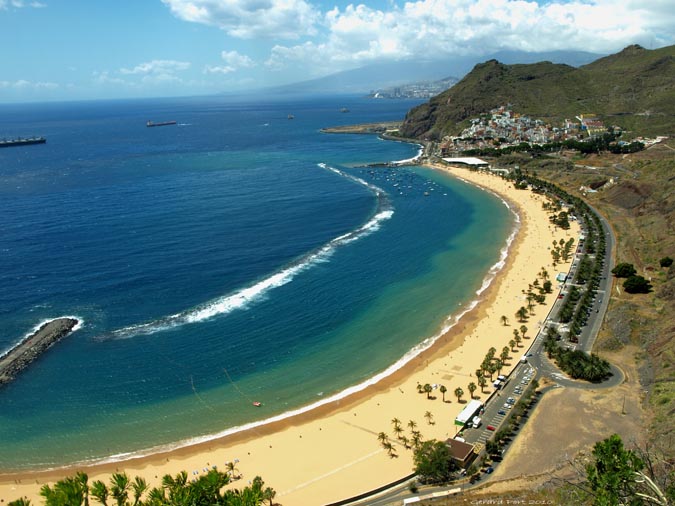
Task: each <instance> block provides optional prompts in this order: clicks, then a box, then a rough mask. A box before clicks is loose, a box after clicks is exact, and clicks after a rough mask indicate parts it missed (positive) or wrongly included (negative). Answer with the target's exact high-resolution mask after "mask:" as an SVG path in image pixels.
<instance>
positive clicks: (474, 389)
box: [467, 381, 478, 399]
mask: <svg viewBox="0 0 675 506" xmlns="http://www.w3.org/2000/svg"><path fill="white" fill-rule="evenodd" d="M467 388H468V389H469V395H470V396H471V398H472V399H473V393H474V392H475V391H476V390H477V389H478V387H477V386H476V384H475V383H474V382H473V381H472V382H471V383H469V385H468V386H467Z"/></svg>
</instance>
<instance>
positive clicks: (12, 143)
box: [0, 137, 47, 148]
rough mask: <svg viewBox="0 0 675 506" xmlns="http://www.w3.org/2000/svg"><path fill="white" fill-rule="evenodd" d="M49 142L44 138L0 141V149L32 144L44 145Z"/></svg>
mask: <svg viewBox="0 0 675 506" xmlns="http://www.w3.org/2000/svg"><path fill="white" fill-rule="evenodd" d="M45 142H47V139H45V138H44V137H28V138H26V139H23V138H21V137H17V138H16V139H9V140H7V139H2V140H0V148H9V147H12V146H28V145H30V144H44V143H45Z"/></svg>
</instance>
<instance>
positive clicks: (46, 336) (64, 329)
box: [0, 318, 79, 386]
mask: <svg viewBox="0 0 675 506" xmlns="http://www.w3.org/2000/svg"><path fill="white" fill-rule="evenodd" d="M78 323H79V322H78V320H76V319H75V318H57V319H55V320H51V321H48V322H47V323H45V324H43V325H41V326H40V328H39V329H37V330H36V331H35V332H34V333H32V334H31V335H29V336H28V337H27V338H26V339H24V340H23V341H21V342H20V343H19V344H17V345H16V346H15V347H14V348H12V349H11V350H9V351H8V352H7V353H5V354H4V355H2V356H0V386H2V385H4V384H5V383H9V382H10V381H12V380H13V379H14V378H15V377H16V375H17V374H18V373H20V372H21V371H22V370H24V369H25V368H26V367H28V365H30V363H31V362H33V361H34V360H35V359H36V358H38V357H39V356H40V355H41V354H42V353H44V352H45V351H47V349H48V348H49V347H51V346H52V345H53V344H54V343H56V342H57V341H59V340H60V339H62V338H63V337H65V336H67V335H68V334H70V333H71V332H72V331H73V329H74V328H75V326H76V325H77V324H78Z"/></svg>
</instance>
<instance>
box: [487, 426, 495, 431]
mask: <svg viewBox="0 0 675 506" xmlns="http://www.w3.org/2000/svg"><path fill="white" fill-rule="evenodd" d="M486 429H487V430H492V431H494V430H495V427H494V425H488V426H487V427H486Z"/></svg>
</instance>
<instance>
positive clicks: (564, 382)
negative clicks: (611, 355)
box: [350, 208, 624, 506]
mask: <svg viewBox="0 0 675 506" xmlns="http://www.w3.org/2000/svg"><path fill="white" fill-rule="evenodd" d="M591 209H592V211H593V212H594V213H595V214H596V215H597V216H598V217H599V219H600V223H601V226H602V229H603V232H604V234H605V261H604V264H603V267H602V273H601V279H600V283H599V286H598V289H597V290H596V297H595V300H594V303H593V306H592V308H591V314H590V316H589V318H588V320H587V323H586V325H585V326H584V327H583V330H582V333H581V335H580V336H579V343H578V345H577V346H576V347H577V348H579V349H582V350H584V351H586V352H590V351H591V350H592V349H593V345H594V344H595V340H596V338H597V335H598V332H599V331H600V327H601V326H602V322H603V320H604V317H605V313H606V312H607V308H608V307H609V299H610V295H611V294H610V290H611V289H612V274H611V270H612V269H613V268H614V257H613V254H614V249H615V245H616V239H615V237H614V233H613V231H612V229H611V227H610V226H609V223H608V222H607V221H606V220H605V219H604V218H603V217H602V216H601V215H600V214H599V213H597V211H596V210H595V209H593V208H591ZM583 225H585V224H583ZM583 228H584V227H583V226H582V231H583ZM577 264H578V259H577V260H576V261H574V262H572V267H571V268H570V271H569V275H568V279H574V276H575V275H576V269H577ZM567 288H568V287H567V286H564V287H563V289H562V291H566V290H567ZM563 303H564V300H562V299H556V301H555V302H554V304H553V306H552V308H551V310H550V311H549V314H548V315H547V317H546V319H545V320H544V324H543V325H542V326H541V328H540V329H539V332H538V333H537V335H536V336H535V338H534V339H533V340H532V341H531V344H530V347H529V349H527V351H526V352H525V357H526V359H527V362H526V363H518V364H517V365H516V367H514V369H513V371H512V372H511V374H510V375H509V376H508V377H507V382H506V384H505V385H504V386H503V388H502V389H501V390H498V391H494V392H493V393H492V394H490V396H489V397H488V398H487V399H486V401H485V407H484V410H483V413H482V414H481V418H482V422H483V423H482V425H481V427H479V428H471V429H464V431H463V433H462V437H463V439H464V440H465V441H466V442H467V443H472V444H475V445H476V447H477V448H476V449H477V450H479V451H480V450H482V449H483V447H484V445H485V442H486V441H487V440H488V439H490V437H492V436H493V435H494V433H495V432H496V431H498V430H499V428H500V427H501V425H502V424H503V422H504V421H505V420H506V419H507V418H508V416H509V413H510V409H511V408H510V407H509V406H511V404H509V403H508V402H507V399H509V398H511V399H513V403H515V402H517V401H518V400H519V399H520V396H521V395H522V393H523V392H525V390H526V389H527V387H528V386H529V385H530V384H531V382H532V381H533V380H534V379H539V378H542V377H548V378H550V379H551V380H552V381H553V382H554V383H555V385H553V386H552V388H563V387H564V388H581V389H585V390H594V389H598V388H611V387H614V386H617V385H620V384H621V383H622V382H623V379H624V376H623V373H622V372H621V370H620V369H618V368H617V367H616V366H614V365H612V366H611V372H612V375H611V376H610V377H609V378H608V379H606V380H605V381H603V382H600V383H589V382H587V381H579V380H574V379H571V378H570V377H568V376H567V375H566V374H564V373H563V372H562V371H560V369H558V367H557V366H556V365H555V364H554V363H553V362H552V361H551V360H549V359H548V357H547V356H546V352H545V351H544V346H543V343H544V339H545V332H546V324H549V323H555V322H557V318H558V313H559V311H560V308H561V307H562V305H563ZM488 388H491V387H488ZM488 425H489V426H491V427H494V430H488V429H487V426H488ZM492 466H493V467H497V466H499V463H498V462H495V463H493V464H492ZM489 476H490V475H489V474H485V473H481V477H482V479H481V480H480V482H478V483H476V484H475V485H468V484H462V485H458V484H452V485H448V486H445V487H434V488H432V489H427V488H425V489H424V491H423V492H422V491H420V492H419V493H418V494H417V495H422V494H428V493H431V492H434V491H444V490H451V489H454V488H457V487H458V486H460V487H461V489H462V492H464V491H466V490H469V489H470V488H472V487H474V486H480V485H481V484H483V483H484V482H485V480H486V479H489ZM414 495H416V494H412V493H411V492H410V490H409V482H406V483H403V484H399V485H396V486H394V487H392V488H390V489H388V490H386V491H383V492H381V493H379V494H377V495H376V496H372V497H369V498H365V499H362V500H360V501H356V502H353V503H350V504H363V505H370V506H388V505H393V504H401V503H402V502H403V499H405V498H409V497H413V496H414Z"/></svg>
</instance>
